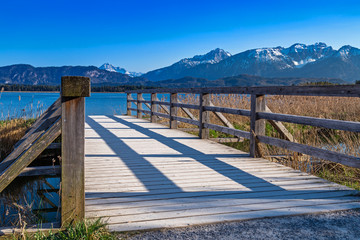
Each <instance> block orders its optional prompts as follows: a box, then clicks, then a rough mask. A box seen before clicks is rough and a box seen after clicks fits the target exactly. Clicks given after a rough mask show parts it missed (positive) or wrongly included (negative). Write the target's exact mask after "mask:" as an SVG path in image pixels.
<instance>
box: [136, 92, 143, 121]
mask: <svg viewBox="0 0 360 240" xmlns="http://www.w3.org/2000/svg"><path fill="white" fill-rule="evenodd" d="M140 100H143V97H142V93H138V94H137V114H136V117H137V118H142V112H141V111H140V110H142V103H141V102H139V101H140Z"/></svg>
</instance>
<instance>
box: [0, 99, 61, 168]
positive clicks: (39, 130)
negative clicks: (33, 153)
mask: <svg viewBox="0 0 360 240" xmlns="http://www.w3.org/2000/svg"><path fill="white" fill-rule="evenodd" d="M60 106H61V102H60V99H58V100H57V101H55V103H54V104H52V105H51V106H50V107H49V108H48V109H47V110H46V111H45V112H44V114H43V115H42V117H40V119H38V120H37V121H35V123H34V124H33V125H32V126H31V127H30V129H29V130H28V131H27V133H26V134H25V136H24V137H22V138H21V140H20V141H19V142H18V143H17V144H16V148H15V149H14V151H12V152H11V153H10V154H9V155H8V156H7V157H6V158H5V159H4V160H3V161H2V162H1V163H0V174H1V173H2V172H4V171H5V170H6V168H8V167H9V166H10V165H11V164H12V163H13V162H14V161H15V160H16V159H17V158H18V157H19V156H20V155H21V154H23V153H24V152H25V151H27V150H28V149H29V148H30V147H31V145H32V144H33V142H34V141H36V140H37V139H38V138H39V137H40V136H42V135H43V134H44V133H45V132H46V131H47V130H48V129H49V127H50V126H52V125H53V124H54V122H55V121H57V119H58V118H59V117H60V114H61V108H60Z"/></svg>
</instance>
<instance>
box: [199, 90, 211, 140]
mask: <svg viewBox="0 0 360 240" xmlns="http://www.w3.org/2000/svg"><path fill="white" fill-rule="evenodd" d="M210 98H211V95H210V94H209V93H201V94H200V113H199V115H200V130H199V137H200V138H201V139H208V138H210V133H209V129H208V128H206V127H205V124H206V123H210V112H209V111H206V110H205V108H204V107H205V106H209V105H210V101H211V100H210Z"/></svg>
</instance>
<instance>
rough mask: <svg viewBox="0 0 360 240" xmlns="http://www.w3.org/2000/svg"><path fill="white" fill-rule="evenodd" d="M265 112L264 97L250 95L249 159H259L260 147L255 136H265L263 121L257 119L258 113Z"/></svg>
mask: <svg viewBox="0 0 360 240" xmlns="http://www.w3.org/2000/svg"><path fill="white" fill-rule="evenodd" d="M265 111H266V102H265V96H264V95H255V94H252V95H251V115H250V157H255V158H256V157H261V151H260V146H259V144H258V143H257V139H256V136H259V135H260V136H264V135H265V119H258V116H257V113H258V112H265Z"/></svg>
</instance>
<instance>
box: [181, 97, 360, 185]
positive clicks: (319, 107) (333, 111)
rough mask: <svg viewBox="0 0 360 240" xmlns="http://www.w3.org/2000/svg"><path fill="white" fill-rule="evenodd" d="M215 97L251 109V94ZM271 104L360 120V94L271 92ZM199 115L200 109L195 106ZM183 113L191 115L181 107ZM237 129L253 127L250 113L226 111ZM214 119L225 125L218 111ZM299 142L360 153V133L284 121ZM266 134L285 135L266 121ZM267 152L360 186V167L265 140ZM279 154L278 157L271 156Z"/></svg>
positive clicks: (227, 104)
mask: <svg viewBox="0 0 360 240" xmlns="http://www.w3.org/2000/svg"><path fill="white" fill-rule="evenodd" d="M179 98H180V101H181V102H183V103H189V104H198V103H199V99H198V96H196V95H192V94H188V95H186V96H185V95H181V96H180V97H179ZM211 101H212V102H213V104H214V105H215V106H222V107H229V108H239V109H250V97H249V96H246V95H238V94H229V95H212V99H211ZM266 102H267V106H268V107H269V108H270V109H271V110H272V111H273V112H276V113H284V114H293V115H301V116H311V117H318V118H328V119H338V120H346V121H357V122H360V98H350V97H349V98H347V97H311V96H310V97H307V96H267V98H266ZM191 112H192V113H193V115H194V116H196V117H198V115H199V114H198V111H196V110H191ZM179 115H180V116H182V117H187V115H186V114H185V113H184V112H183V111H182V110H180V111H179ZM224 116H226V118H227V119H228V120H229V121H230V122H231V123H232V124H233V125H234V126H235V128H237V129H241V130H246V131H249V130H250V119H249V118H248V117H243V116H237V115H232V114H224ZM211 123H214V124H218V125H222V123H221V122H220V120H219V119H217V117H216V116H215V115H214V114H211ZM283 124H284V125H285V127H286V128H287V129H288V130H289V131H290V132H291V134H292V135H293V136H294V138H295V139H296V141H297V142H299V143H302V144H307V145H311V146H316V147H320V148H326V149H329V150H332V151H337V152H342V153H345V154H348V155H353V156H360V134H359V133H353V132H347V131H341V130H332V129H325V128H319V127H311V126H305V125H299V124H290V123H283ZM179 127H184V128H191V127H192V126H191V125H189V124H185V123H181V124H180V125H179ZM210 134H211V136H212V137H229V136H227V135H226V134H222V133H218V132H216V131H212V130H210ZM266 135H267V136H271V137H277V138H281V135H280V134H279V133H278V132H277V131H276V130H275V129H274V128H273V127H272V126H271V125H270V124H269V123H266ZM226 145H229V146H232V147H235V148H238V149H240V150H243V151H249V150H248V149H249V142H248V141H247V140H245V141H244V142H239V143H226ZM261 148H262V153H263V155H264V156H265V157H266V158H268V159H269V160H271V161H276V162H280V163H282V164H284V165H286V166H290V167H293V168H295V169H299V170H301V171H305V172H309V173H311V174H314V175H317V176H320V177H323V178H325V179H328V180H330V181H334V182H338V183H341V184H344V185H347V186H350V187H353V188H356V189H360V169H355V168H351V167H347V166H344V165H341V164H337V163H332V162H329V161H324V160H321V159H316V158H314V157H311V156H307V155H301V154H297V153H294V152H291V151H288V150H286V149H281V148H277V147H273V146H270V145H265V144H262V146H261ZM271 156H277V157H271Z"/></svg>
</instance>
